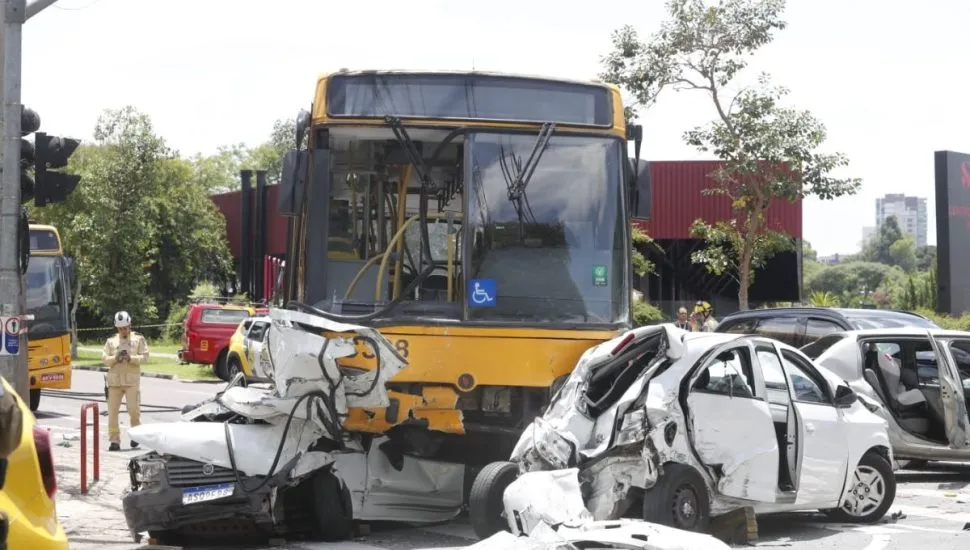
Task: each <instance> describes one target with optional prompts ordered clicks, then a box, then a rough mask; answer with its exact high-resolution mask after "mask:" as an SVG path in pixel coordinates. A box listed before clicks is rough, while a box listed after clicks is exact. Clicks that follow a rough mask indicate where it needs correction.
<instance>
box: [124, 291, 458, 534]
mask: <svg viewBox="0 0 970 550" xmlns="http://www.w3.org/2000/svg"><path fill="white" fill-rule="evenodd" d="M269 318H270V319H271V321H272V322H271V324H270V326H269V329H268V334H267V336H266V340H265V342H266V350H265V351H266V353H267V356H268V360H267V361H266V362H264V365H266V366H265V372H264V374H266V375H267V376H268V379H267V380H264V381H263V382H264V383H259V382H258V381H253V382H254V383H250V384H247V383H246V382H247V379H246V377H245V376H243V375H239V376H237V377H236V379H234V380H233V381H232V382H231V383H230V384H229V386H228V387H227V389H226V390H225V391H223V392H222V393H220V394H218V395H217V396H216V398H215V399H213V400H210V401H207V402H205V403H202V404H200V405H199V406H197V407H195V408H194V409H193V410H190V411H187V412H186V413H185V414H184V415H183V421H181V422H169V423H160V424H147V425H141V426H138V427H135V428H132V429H131V430H130V432H129V433H130V437H131V438H132V440H133V441H137V442H139V443H141V444H142V445H144V446H145V447H146V448H149V449H153V451H152V452H151V453H148V454H146V455H142V456H139V457H136V458H134V459H132V460H131V462H130V466H129V469H130V473H131V483H132V490H131V492H130V493H129V494H128V495H126V496H125V497H124V500H123V506H124V511H125V517H126V519H127V521H128V525H129V528H130V529H131V530H132V533H133V535H134V536H135V538H136V540H137V538H138V536H139V535H140V533H142V532H145V531H148V532H149V533H152V534H155V535H158V536H161V537H163V538H164V537H166V536H172V535H173V534H187V533H195V534H203V535H204V534H205V533H207V532H213V531H214V530H215V531H216V532H218V530H217V529H216V528H217V526H219V524H220V523H225V524H229V525H232V526H233V527H234V528H239V527H240V526H245V527H247V528H250V529H255V530H256V531H258V532H262V533H266V534H269V533H291V532H300V533H304V532H306V533H312V534H316V535H318V536H321V537H323V538H327V539H341V538H345V537H346V536H347V535H348V534H349V522H350V520H351V519H363V520H388V521H409V522H438V521H444V520H448V519H451V518H452V517H454V516H455V515H457V513H458V512H459V511H460V509H461V504H462V488H463V483H462V482H463V479H464V467H463V466H462V465H460V464H453V463H442V462H436V461H431V460H426V459H420V458H416V457H414V456H410V455H408V454H405V453H404V452H402V450H401V449H400V448H399V446H397V445H396V444H395V443H394V442H393V441H391V440H389V439H388V438H387V437H373V436H368V435H366V434H363V435H362V434H360V433H355V432H351V431H348V430H347V429H346V428H345V427H344V425H343V423H344V421H345V419H346V417H347V413H348V410H350V409H351V408H354V407H357V408H371V407H386V406H387V405H388V403H389V400H388V396H387V390H386V385H387V383H388V380H389V379H390V378H392V377H394V376H395V375H396V374H397V373H398V372H400V371H401V370H402V369H403V368H405V367H406V365H407V363H406V361H405V360H404V359H403V358H402V357H401V356H400V354H398V353H397V352H396V351H395V350H394V348H393V345H392V344H391V343H390V342H389V341H387V340H386V339H385V338H384V337H383V336H381V335H380V333H378V332H377V331H376V330H374V329H370V328H365V327H360V326H354V325H346V324H340V323H335V322H333V321H329V320H327V319H324V318H322V317H317V316H313V315H309V314H305V313H301V312H295V311H285V310H277V309H273V310H270V313H269ZM321 333H333V334H340V335H341V336H340V337H332V338H325V337H323V336H320V334H321ZM358 339H360V340H364V341H366V342H368V343H369V344H370V345H371V346H372V348H371V349H373V350H374V351H375V353H374V355H375V356H376V358H378V360H379V364H380V368H379V369H374V370H367V371H361V370H355V369H346V368H341V367H340V366H339V365H338V359H340V358H344V357H349V356H352V355H353V354H354V352H355V345H354V341H355V340H358ZM222 528H225V527H224V526H223V527H222Z"/></svg>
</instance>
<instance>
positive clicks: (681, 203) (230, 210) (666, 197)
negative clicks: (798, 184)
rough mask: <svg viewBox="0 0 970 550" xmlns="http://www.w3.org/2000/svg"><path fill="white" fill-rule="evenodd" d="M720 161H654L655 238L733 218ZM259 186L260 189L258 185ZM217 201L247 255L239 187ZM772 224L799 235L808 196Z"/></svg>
mask: <svg viewBox="0 0 970 550" xmlns="http://www.w3.org/2000/svg"><path fill="white" fill-rule="evenodd" d="M718 165H719V163H718V162H717V161H653V162H651V163H650V177H651V181H652V182H653V216H652V217H651V219H649V220H646V221H639V222H637V225H639V226H641V227H642V228H643V229H645V230H646V231H647V233H648V234H649V235H650V236H651V237H653V238H654V239H689V238H690V225H691V224H692V223H693V222H694V220H695V219H697V218H703V219H704V220H706V221H707V222H708V223H714V222H718V221H724V220H729V219H731V216H732V212H731V201H730V199H728V198H727V197H725V196H723V195H714V196H705V195H704V194H703V193H702V191H703V190H704V189H707V188H710V187H712V186H713V185H714V182H713V180H711V179H710V177H709V174H711V173H712V172H713V171H714V170H715V169H716V168H717V167H718ZM254 191H255V189H254ZM278 191H279V189H278V187H277V186H275V185H271V186H268V187H267V188H266V207H267V208H266V226H267V231H268V234H267V236H266V253H267V254H275V255H280V256H282V255H284V254H285V253H286V226H287V221H288V218H286V217H284V216H281V215H280V214H279V212H278V211H277V206H276V205H277V196H278ZM212 201H213V202H215V204H216V206H217V207H218V208H219V210H220V211H222V214H223V215H224V216H225V217H226V232H227V233H228V235H227V236H228V237H229V248H230V250H231V251H232V255H233V257H234V258H239V257H240V255H241V245H240V241H241V237H242V235H241V220H240V218H241V214H242V205H241V201H240V198H239V191H232V192H229V193H222V194H220V195H213V196H212ZM768 226H769V227H771V228H775V229H780V230H783V231H784V232H785V233H787V234H788V235H791V236H793V237H796V238H799V239H800V238H801V237H802V201H800V200H799V201H796V202H788V201H775V202H774V203H773V204H772V206H771V208H770V209H769V210H768Z"/></svg>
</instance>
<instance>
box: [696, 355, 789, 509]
mask: <svg viewBox="0 0 970 550" xmlns="http://www.w3.org/2000/svg"><path fill="white" fill-rule="evenodd" d="M751 357H752V349H751V347H750V345H749V344H748V343H747V342H745V343H743V344H740V345H739V344H736V343H734V344H732V345H730V346H728V347H725V348H722V349H721V350H718V352H717V353H715V354H714V355H712V356H711V357H710V358H709V359H707V360H706V361H705V363H704V364H703V365H701V367H700V368H699V369H697V370H695V371H694V373H693V374H692V375H691V379H690V384H689V385H688V388H689V390H688V391H689V393H688V395H687V416H688V426H689V427H690V431H691V436H692V437H691V439H692V441H693V444H694V449H695V450H696V452H697V455H698V456H699V457H700V459H701V462H702V463H703V464H704V466H706V467H707V468H708V470H709V471H710V472H711V473H712V474H713V476H714V479H715V480H716V481H717V491H718V493H720V494H722V495H725V496H729V497H734V498H742V499H747V500H754V501H760V502H775V501H776V499H777V491H776V489H777V486H778V459H779V455H778V440H777V437H776V435H775V428H774V423H773V422H772V417H771V410H770V408H769V405H768V403H767V402H766V401H765V400H763V399H761V398H757V397H755V395H756V394H757V392H755V377H754V370H753V369H754V368H755V367H754V363H753V362H752V360H751Z"/></svg>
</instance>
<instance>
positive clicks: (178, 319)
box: [162, 303, 189, 342]
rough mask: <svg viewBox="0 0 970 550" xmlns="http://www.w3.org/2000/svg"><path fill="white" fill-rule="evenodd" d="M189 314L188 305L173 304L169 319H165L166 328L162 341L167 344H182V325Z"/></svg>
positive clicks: (163, 331)
mask: <svg viewBox="0 0 970 550" xmlns="http://www.w3.org/2000/svg"><path fill="white" fill-rule="evenodd" d="M188 314H189V305H188V304H182V303H174V304H172V305H171V306H170V307H169V309H168V317H166V318H165V327H164V328H163V329H162V340H164V341H166V342H180V341H181V340H182V335H183V334H184V330H183V329H184V327H183V326H182V323H183V322H185V317H186V315H188Z"/></svg>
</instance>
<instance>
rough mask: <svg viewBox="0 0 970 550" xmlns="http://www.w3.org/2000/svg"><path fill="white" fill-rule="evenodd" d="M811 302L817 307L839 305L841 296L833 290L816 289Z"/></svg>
mask: <svg viewBox="0 0 970 550" xmlns="http://www.w3.org/2000/svg"><path fill="white" fill-rule="evenodd" d="M809 303H811V304H812V305H813V306H815V307H839V298H838V297H837V296H836V295H835V294H832V293H831V292H820V291H815V292H813V293H812V297H811V298H810V299H809Z"/></svg>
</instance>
